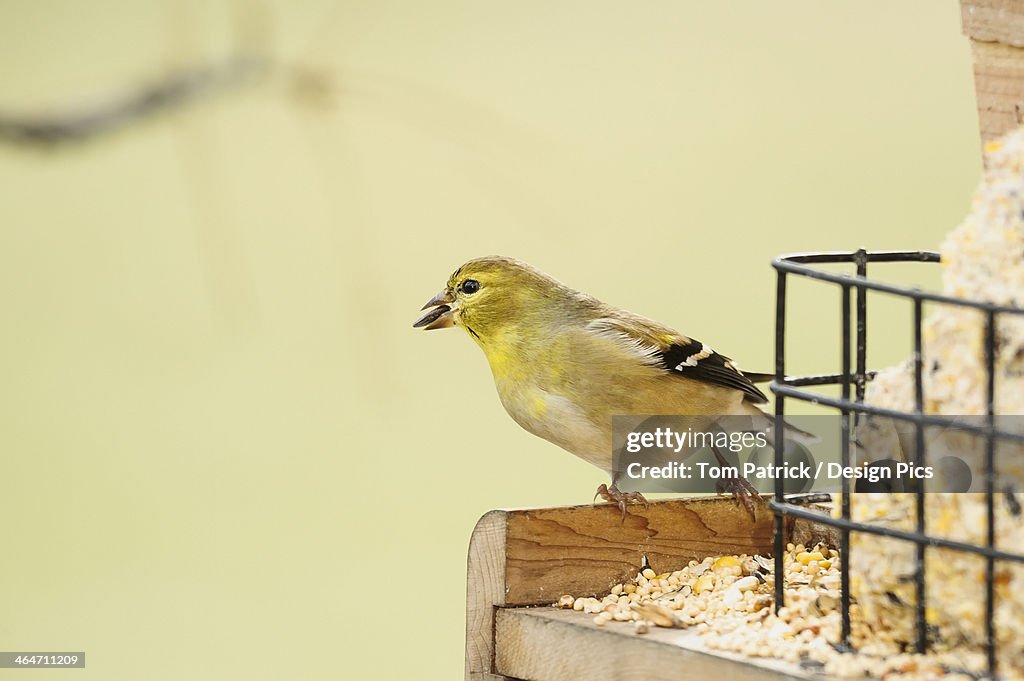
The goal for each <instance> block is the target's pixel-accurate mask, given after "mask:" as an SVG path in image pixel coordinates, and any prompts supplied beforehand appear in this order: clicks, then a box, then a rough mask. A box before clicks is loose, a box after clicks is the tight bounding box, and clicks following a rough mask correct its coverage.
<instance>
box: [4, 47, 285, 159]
mask: <svg viewBox="0 0 1024 681" xmlns="http://www.w3.org/2000/svg"><path fill="white" fill-rule="evenodd" d="M269 66H270V64H269V61H268V60H267V59H266V58H263V57H259V56H254V55H243V56H238V57H234V58H232V59H229V60H228V61H226V62H224V63H222V64H215V65H209V66H199V67H193V68H188V69H183V70H180V71H177V72H172V73H170V74H168V75H167V76H166V77H165V78H163V79H162V80H160V81H158V82H154V83H151V84H148V85H144V86H142V87H141V88H139V89H138V90H137V91H134V92H129V93H127V94H124V95H121V96H119V97H115V98H113V99H112V100H111V101H108V102H104V103H101V104H99V105H95V106H92V107H89V108H85V107H83V108H82V109H81V110H78V111H70V112H68V113H65V114H61V115H39V116H26V115H21V116H18V115H9V114H7V113H4V112H2V111H0V141H7V142H12V143H16V144H27V145H32V146H44V147H54V146H58V145H61V144H65V143H71V142H79V141H83V140H87V139H89V138H93V137H98V136H100V135H103V134H106V133H110V132H113V131H116V130H119V129H121V128H125V127H128V126H130V125H132V124H134V123H137V122H140V121H143V120H145V119H148V118H152V117H153V116H155V115H157V114H160V113H162V112H164V111H170V110H173V109H179V108H181V107H183V106H186V105H188V104H191V103H192V102H194V101H196V100H199V99H203V98H206V97H210V96H213V95H216V94H218V93H220V92H223V91H225V90H230V89H234V88H237V87H242V86H244V85H248V84H252V83H253V82H255V81H257V80H259V79H261V78H262V77H263V76H264V75H266V73H267V72H268V71H269Z"/></svg>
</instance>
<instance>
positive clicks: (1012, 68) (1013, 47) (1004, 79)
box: [960, 0, 1024, 144]
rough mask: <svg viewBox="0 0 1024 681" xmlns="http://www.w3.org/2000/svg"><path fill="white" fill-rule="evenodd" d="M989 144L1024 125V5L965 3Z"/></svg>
mask: <svg viewBox="0 0 1024 681" xmlns="http://www.w3.org/2000/svg"><path fill="white" fill-rule="evenodd" d="M960 16H961V23H962V25H963V32H964V35H966V36H967V37H968V38H970V40H971V52H972V54H973V56H974V89H975V92H976V95H977V100H978V123H979V127H980V130H981V141H982V144H985V143H987V142H989V141H991V140H993V139H996V138H997V137H1000V136H1002V135H1003V134H1005V133H1007V132H1009V131H1010V130H1013V129H1015V128H1017V127H1018V126H1020V125H1021V123H1024V0H961V2H960Z"/></svg>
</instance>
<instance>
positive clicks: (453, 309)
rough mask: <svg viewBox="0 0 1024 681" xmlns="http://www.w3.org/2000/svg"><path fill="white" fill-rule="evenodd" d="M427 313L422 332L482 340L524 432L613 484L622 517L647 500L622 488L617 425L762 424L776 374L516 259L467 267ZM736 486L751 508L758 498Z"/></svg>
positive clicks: (606, 489) (610, 495)
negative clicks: (767, 385)
mask: <svg viewBox="0 0 1024 681" xmlns="http://www.w3.org/2000/svg"><path fill="white" fill-rule="evenodd" d="M421 309H422V310H428V311H427V313H426V314H424V315H423V316H422V317H420V319H419V320H417V321H416V323H415V324H413V326H414V327H417V328H422V329H426V330H431V329H443V328H448V327H452V326H458V327H462V328H463V329H465V330H466V332H467V333H468V334H469V335H470V336H471V337H472V338H473V340H474V341H476V343H477V345H479V346H480V348H481V349H482V350H483V351H484V355H486V357H487V361H488V363H489V364H490V367H491V373H492V374H493V375H494V383H495V386H496V387H497V389H498V396H499V397H500V398H501V403H502V405H504V407H505V410H506V411H507V412H508V414H509V416H511V417H512V419H513V420H515V422H516V423H518V424H519V425H520V426H522V427H523V428H525V429H526V430H527V431H529V432H531V433H533V434H534V435H537V436H538V437H542V438H544V439H545V440H548V441H550V442H553V443H554V444H556V445H558V446H559V447H562V448H563V449H565V450H567V451H569V452H571V453H572V454H575V455H576V456H578V457H580V458H582V459H584V460H585V461H587V462H588V463H591V464H593V465H595V466H597V467H598V468H600V469H602V470H604V471H605V472H606V473H608V474H609V475H610V476H612V480H611V485H610V486H608V485H601V486H600V487H599V488H598V493H597V495H595V497H596V496H601V497H602V498H603V499H605V500H607V501H611V502H614V503H617V504H618V505H619V507H620V508H621V509H622V511H623V514H625V507H626V503H627V502H628V501H643V497H642V496H641V495H640V494H638V493H636V492H631V493H623V492H620V491H619V489H618V487H617V486H616V482H617V481H616V479H615V474H614V472H613V470H612V459H613V457H612V416H613V415H616V414H680V415H715V416H719V415H740V416H742V415H748V416H757V417H760V418H762V419H763V418H764V414H763V413H762V412H761V411H760V409H758V407H757V405H758V404H763V403H765V402H767V401H768V400H767V398H766V397H765V395H764V393H762V392H761V391H760V390H758V389H757V387H755V386H754V383H753V380H767V379H769V378H770V375H766V374H745V373H744V372H742V371H740V369H739V367H738V366H737V365H736V364H735V363H734V362H733V361H732V360H731V359H729V358H728V357H725V356H724V355H720V354H718V353H717V352H715V351H714V350H713V349H711V347H710V346H708V345H706V344H705V343H702V342H701V341H699V340H695V339H693V338H690V337H689V336H684V335H683V334H681V333H679V332H677V331H674V330H673V329H671V328H669V327H667V326H664V325H662V324H659V323H658V322H655V321H652V320H650V319H647V318H645V317H641V316H640V315H636V314H633V313H631V312H627V311H626V310H621V309H619V308H616V307H612V306H611V305H608V304H606V303H603V302H601V301H600V300H597V299H596V298H593V297H592V296H589V295H587V294H586V293H581V292H580V291H576V290H574V289H571V288H569V287H568V286H566V285H565V284H563V283H562V282H560V281H558V280H556V279H554V278H552V277H550V276H548V275H547V274H545V273H543V272H541V271H540V270H538V269H536V268H534V267H532V266H530V265H528V264H526V263H524V262H520V261H519V260H515V259H513V258H507V257H502V256H489V257H484V258H477V259H475V260H470V261H469V262H467V263H465V264H464V265H462V267H459V268H458V269H457V270H455V272H454V273H453V274H452V275H451V277H449V278H448V283H447V284H446V285H445V287H444V288H443V289H441V292H440V293H438V294H437V295H436V296H434V297H433V298H431V299H430V300H429V301H428V302H427V304H426V305H424V306H423V307H422V308H421ZM752 379H753V380H752ZM717 454H718V453H717V452H716V455H717ZM719 461H720V463H722V462H723V461H722V459H721V458H720V460H719ZM733 482H734V483H736V484H737V485H739V486H740V487H739V488H735V487H734V488H733V489H732V491H733V493H734V494H737V495H741V496H742V497H743V500H744V502H745V503H747V497H746V496H745V495H747V494H749V493H751V492H753V488H752V487H750V486H749V485H747V484H746V483H745V481H742V480H735V481H733ZM748 509H749V506H748Z"/></svg>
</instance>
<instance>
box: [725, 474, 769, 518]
mask: <svg viewBox="0 0 1024 681" xmlns="http://www.w3.org/2000/svg"><path fill="white" fill-rule="evenodd" d="M715 487H716V488H717V489H718V493H719V494H731V495H732V498H733V499H735V500H736V501H738V502H740V505H741V506H743V508H745V509H747V513H749V514H750V519H751V520H754V519H755V516H754V502H755V500H756V501H761V493H760V492H758V491H757V490H756V489H755V488H754V486H753V485H751V484H750V483H749V482H747V479H746V478H744V477H743V476H742V475H738V476H736V477H728V478H720V479H719V480H718V483H717V484H716V485H715Z"/></svg>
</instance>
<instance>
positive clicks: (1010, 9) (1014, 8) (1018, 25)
mask: <svg viewBox="0 0 1024 681" xmlns="http://www.w3.org/2000/svg"><path fill="white" fill-rule="evenodd" d="M960 21H961V24H962V25H963V30H964V35H966V36H968V37H969V38H971V39H973V40H977V41H979V42H1000V43H1003V44H1004V45H1012V46H1014V47H1024V2H1021V0H961V2H960Z"/></svg>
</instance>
